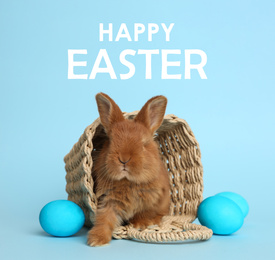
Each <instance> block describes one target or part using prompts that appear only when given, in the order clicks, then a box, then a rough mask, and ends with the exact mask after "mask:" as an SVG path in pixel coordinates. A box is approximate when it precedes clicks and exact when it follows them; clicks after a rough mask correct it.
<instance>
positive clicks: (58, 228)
mask: <svg viewBox="0 0 275 260" xmlns="http://www.w3.org/2000/svg"><path fill="white" fill-rule="evenodd" d="M39 222H40V225H41V227H42V228H43V229H44V230H45V231H46V232H47V233H48V234H50V235H53V236H57V237H68V236H72V235H74V234H75V233H77V232H78V231H79V230H80V229H81V228H82V227H83V225H84V222H85V216H84V213H83V211H82V209H81V208H80V207H79V206H78V205H77V204H75V203H74V202H72V201H69V200H55V201H52V202H50V203H48V204H46V205H45V206H44V207H43V208H42V210H41V212H40V215H39Z"/></svg>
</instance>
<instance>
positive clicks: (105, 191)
mask: <svg viewBox="0 0 275 260" xmlns="http://www.w3.org/2000/svg"><path fill="white" fill-rule="evenodd" d="M96 102H97V106H98V111H99V114H100V120H101V123H102V125H103V127H104V129H105V132H106V134H107V136H108V140H107V141H106V142H105V144H104V145H103V148H102V150H101V151H100V154H99V156H98V159H97V161H96V162H95V165H94V169H93V179H94V182H95V186H94V187H95V193H96V196H97V198H98V209H97V212H96V220H95V225H94V227H93V228H92V229H91V230H90V231H89V233H88V245H90V246H101V245H105V244H107V243H109V242H110V241H111V239H112V233H113V230H114V228H115V227H117V226H119V225H121V224H123V223H125V222H126V223H127V222H128V223H132V224H133V225H134V227H136V228H141V229H144V228H146V227H147V226H149V225H154V224H160V222H161V219H162V217H163V216H164V215H166V214H168V211H169V204H170V192H169V190H170V189H169V180H168V173H167V170H166V169H165V167H164V164H163V162H162V161H161V159H160V155H159V151H158V147H157V144H156V142H155V141H154V140H153V135H154V132H155V131H156V130H157V129H158V128H159V126H160V125H161V123H162V121H163V117H164V113H165V109H166V104H167V99H166V98H165V97H164V96H156V97H153V98H151V99H150V100H148V101H147V103H146V104H145V105H144V106H143V108H142V109H141V110H140V112H139V113H138V114H137V116H136V117H135V118H134V119H133V120H127V119H124V117H123V114H122V112H121V110H120V108H119V107H118V105H117V104H116V103H115V102H114V101H113V100H112V99H111V98H110V97H109V96H108V95H106V94H104V93H99V94H97V95H96Z"/></svg>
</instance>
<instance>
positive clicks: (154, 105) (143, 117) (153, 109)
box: [135, 96, 167, 134]
mask: <svg viewBox="0 0 275 260" xmlns="http://www.w3.org/2000/svg"><path fill="white" fill-rule="evenodd" d="M166 105H167V98H166V97H164V96H156V97H153V98H151V99H149V100H148V101H147V102H146V104H145V105H144V106H143V107H142V109H141V110H140V111H139V113H138V114H137V116H136V117H135V121H136V122H140V123H142V124H144V125H145V126H146V127H147V128H149V129H150V131H151V133H152V134H153V133H154V132H155V131H156V130H157V129H158V128H159V127H160V125H161V123H162V121H163V117H164V114H165V109H166Z"/></svg>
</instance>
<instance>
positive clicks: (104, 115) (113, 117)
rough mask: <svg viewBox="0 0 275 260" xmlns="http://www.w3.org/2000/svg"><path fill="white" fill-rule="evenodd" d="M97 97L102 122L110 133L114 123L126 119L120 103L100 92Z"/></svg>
mask: <svg viewBox="0 0 275 260" xmlns="http://www.w3.org/2000/svg"><path fill="white" fill-rule="evenodd" d="M95 98H96V103H97V107H98V112H99V115H100V120H101V124H102V125H103V127H104V129H105V130H106V132H107V133H108V132H109V131H110V128H111V125H112V124H113V123H115V122H119V121H123V120H124V117H123V114H122V112H121V110H120V108H119V107H118V105H117V104H116V103H115V102H114V100H112V99H111V98H110V97H109V96H108V95H106V94H104V93H98V94H97V95H96V96H95Z"/></svg>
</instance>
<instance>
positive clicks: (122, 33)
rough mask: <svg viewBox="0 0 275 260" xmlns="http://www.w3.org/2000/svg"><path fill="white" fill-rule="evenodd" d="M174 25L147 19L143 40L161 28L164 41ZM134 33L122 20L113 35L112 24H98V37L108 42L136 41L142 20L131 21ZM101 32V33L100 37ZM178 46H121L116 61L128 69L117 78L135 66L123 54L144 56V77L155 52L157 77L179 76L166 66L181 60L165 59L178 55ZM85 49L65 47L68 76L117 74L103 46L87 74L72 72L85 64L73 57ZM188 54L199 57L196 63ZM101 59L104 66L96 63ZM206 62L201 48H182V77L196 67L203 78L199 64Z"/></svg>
mask: <svg viewBox="0 0 275 260" xmlns="http://www.w3.org/2000/svg"><path fill="white" fill-rule="evenodd" d="M173 27H174V23H171V24H170V25H169V26H167V25H166V24H164V23H161V26H159V25H158V24H155V23H149V24H148V28H147V40H148V42H151V41H153V35H154V34H157V33H159V32H160V28H162V33H164V34H165V41H167V42H169V41H170V34H171V31H172V29H173ZM133 29H134V35H132V37H131V35H130V33H129V31H128V28H127V26H126V24H125V23H122V24H121V25H120V28H119V30H118V32H117V33H116V35H115V38H114V37H113V36H114V31H113V24H112V23H109V24H108V27H107V29H104V25H103V23H100V24H99V41H104V39H108V41H109V42H112V41H113V39H115V40H114V41H115V42H119V41H120V40H121V39H122V38H125V39H126V40H127V41H129V42H131V41H132V40H134V41H139V36H140V35H142V34H143V33H145V31H146V27H145V25H144V24H141V23H135V24H134V28H133ZM104 36H105V37H104ZM181 53H182V52H181V50H180V49H161V50H160V49H138V50H133V49H125V50H122V51H121V53H120V55H119V61H120V63H121V64H122V65H123V66H125V67H127V68H128V73H126V74H121V73H120V74H119V78H120V79H122V80H126V79H130V78H132V77H133V76H134V75H135V72H136V66H135V65H134V63H132V62H130V61H129V60H127V58H126V57H127V56H136V55H143V56H144V58H145V79H152V57H155V55H161V79H181V78H182V74H171V73H170V74H168V68H169V67H180V66H181V61H180V58H178V59H177V60H176V61H169V59H168V56H170V55H181ZM87 54H88V52H87V49H69V50H68V79H88V78H89V79H95V78H96V76H97V74H100V73H105V74H109V77H110V78H111V79H117V74H116V72H115V70H114V67H113V65H112V62H111V60H110V57H109V55H108V52H107V50H106V49H100V50H99V52H98V55H97V57H96V59H95V62H94V64H93V67H92V70H91V72H90V75H88V74H87V73H85V74H75V73H74V68H75V67H87V61H75V59H74V56H75V55H87ZM191 55H199V56H200V58H201V61H200V63H198V64H191ZM102 61H103V63H105V66H100V64H101V62H102ZM206 63H207V55H206V53H205V52H204V51H202V50H199V49H186V50H184V79H191V70H192V69H193V70H197V72H198V73H199V76H200V78H201V79H207V76H206V74H205V71H204V69H203V67H204V66H205V65H206Z"/></svg>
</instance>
